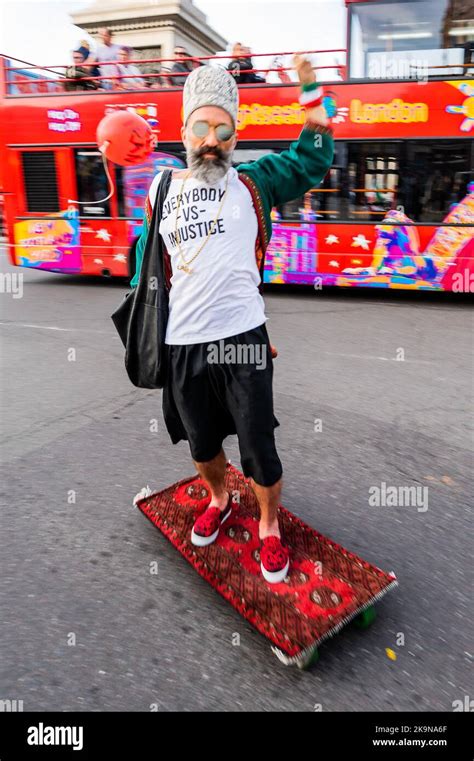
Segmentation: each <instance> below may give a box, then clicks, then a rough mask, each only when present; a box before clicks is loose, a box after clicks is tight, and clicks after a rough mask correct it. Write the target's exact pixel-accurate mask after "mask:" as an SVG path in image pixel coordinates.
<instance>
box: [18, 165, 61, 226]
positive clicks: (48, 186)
mask: <svg viewBox="0 0 474 761" xmlns="http://www.w3.org/2000/svg"><path fill="white" fill-rule="evenodd" d="M21 161H22V166H23V182H24V186H25V193H26V203H27V209H26V211H34V212H41V213H54V212H56V211H59V197H58V179H57V175H56V160H55V156H54V151H24V152H23V153H22V154H21Z"/></svg>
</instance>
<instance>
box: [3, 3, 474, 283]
mask: <svg viewBox="0 0 474 761" xmlns="http://www.w3.org/2000/svg"><path fill="white" fill-rule="evenodd" d="M461 4H462V2H461ZM346 5H347V11H348V12H347V18H348V46H347V51H346V50H345V51H344V53H343V54H344V56H346V57H345V60H344V62H343V63H342V62H340V61H339V58H338V57H339V56H340V55H341V54H342V51H340V50H337V51H335V50H326V51H311V53H312V54H313V62H314V61H316V64H315V68H316V69H318V70H319V72H318V79H319V80H320V81H321V83H322V84H323V86H324V89H325V94H326V98H325V105H326V107H327V110H328V113H329V115H330V116H331V119H332V124H333V127H334V135H335V157H334V162H333V166H332V167H331V169H330V170H329V172H328V173H327V175H326V177H325V179H324V180H323V182H322V183H321V185H320V187H318V188H313V189H311V190H310V191H309V192H308V193H307V194H306V195H305V196H304V197H302V198H298V199H295V200H294V201H292V202H291V203H287V204H285V205H284V206H282V207H278V208H275V209H274V210H273V238H272V241H271V244H270V247H269V249H268V252H267V256H266V265H265V276H264V280H265V282H267V283H294V284H306V285H313V286H315V287H322V286H326V285H335V286H365V287H384V288H403V289H426V290H459V291H466V290H467V291H474V62H472V60H471V58H472V55H471V54H472V47H470V46H469V43H465V42H464V37H466V36H467V37H468V36H469V34H470V32H469V27H466V25H465V24H464V26H462V25H459V24H458V25H457V26H456V24H455V23H454V22H457V19H454V20H453V24H454V26H453V29H454V30H458V32H459V30H460V31H461V34H458V37H456V36H453V35H451V36H450V28H447V31H446V29H445V30H444V31H445V32H446V33H444V32H443V34H441V31H440V29H441V26H440V25H441V20H442V19H445V16H446V13H445V6H446V7H447V5H448V2H447V0H429V1H427V2H425V0H395V1H394V2H390V1H389V0H383V1H382V0H380V1H379V0H369V1H368V2H367V1H366V2H362V3H361V2H356V1H355V0H354V1H353V0H346ZM390 19H396V21H391V20H390ZM443 23H445V22H444V21H443ZM471 26H472V23H471ZM443 29H444V27H443ZM464 29H466V34H465V35H464V37H463V36H462V31H463V30H464ZM420 30H421V31H420ZM451 31H452V29H451ZM459 40H460V42H459V44H458V41H459ZM453 41H454V43H456V44H454V43H453ZM449 45H451V47H449ZM415 46H416V48H415ZM262 55H263V54H262ZM272 55H273V54H272ZM470 56H471V58H470ZM209 58H210V59H211V60H205V61H203V63H205V64H206V65H216V64H219V63H222V61H220V59H219V57H218V56H216V57H209ZM261 60H262V59H259V57H258V56H255V55H254V66H255V67H256V68H257V67H258V66H259V65H260V62H261ZM264 60H267V59H264ZM283 60H285V59H283ZM286 60H287V61H289V60H290V56H288V57H287V59H286ZM335 60H337V66H336V64H335ZM256 62H257V63H256ZM137 63H138V62H137ZM288 66H290V64H289V63H288ZM259 70H260V71H261V69H259ZM64 72H65V67H64V65H63V66H62V68H61V67H59V66H48V67H47V68H41V69H40V68H39V67H33V66H32V65H29V64H26V63H25V62H21V61H20V62H18V61H15V60H13V59H12V58H9V59H6V58H5V57H2V58H0V193H2V194H3V206H4V215H5V228H6V232H7V239H8V251H9V256H10V260H11V262H12V263H13V264H15V265H18V266H21V267H34V268H37V269H42V270H49V271H52V272H61V273H83V274H86V275H99V276H100V275H102V276H124V277H131V276H132V275H133V273H134V270H135V261H134V247H135V243H136V240H137V238H138V235H139V233H140V228H141V220H142V215H143V208H144V201H145V197H146V193H147V190H148V187H149V185H150V183H151V181H152V178H153V177H154V175H155V173H156V172H157V171H158V169H159V168H160V167H163V166H166V167H182V166H184V165H185V151H184V147H183V145H182V143H181V139H180V126H181V118H182V111H181V100H182V88H181V87H176V86H171V87H165V86H162V85H161V84H160V85H158V84H157V81H153V79H151V80H150V79H149V78H148V79H147V85H149V86H147V87H144V88H143V89H142V90H133V91H131V90H130V91H124V90H123V89H121V90H117V89H109V90H103V89H98V90H95V91H90V90H88V91H76V92H66V91H65V89H64ZM328 72H333V76H332V78H331V77H330V76H329V74H328ZM277 79H278V78H277ZM99 81H100V80H99ZM159 81H161V82H162V79H160V80H159ZM239 92H240V107H239V118H238V127H237V128H238V135H239V141H238V144H237V148H236V151H235V157H234V161H235V165H237V164H239V163H241V162H243V161H252V160H255V159H258V158H259V157H260V156H262V155H264V154H265V153H268V152H280V151H281V150H283V149H285V148H287V147H288V146H289V144H290V142H291V141H292V140H294V139H296V138H297V136H298V134H299V131H300V130H301V127H302V124H303V122H304V114H303V112H302V109H301V107H300V105H299V103H298V93H299V88H298V86H297V84H296V83H294V82H292V81H291V82H281V81H276V82H275V81H273V82H271V83H264V84H262V83H258V84H248V85H239ZM117 109H132V110H134V111H136V112H137V113H138V114H140V115H141V116H143V117H144V118H145V119H146V120H147V121H148V123H149V124H150V126H151V128H152V130H153V132H154V133H155V135H156V137H157V146H156V150H155V152H154V153H153V154H152V155H151V156H150V157H149V159H148V160H147V162H146V163H145V164H142V165H139V166H133V167H126V168H125V167H124V168H122V167H119V166H115V165H113V164H110V165H109V172H110V176H111V180H112V183H113V185H114V188H115V192H114V193H113V195H112V197H111V198H110V199H109V200H107V201H104V202H102V203H101V202H98V201H100V199H102V198H105V197H106V196H107V195H108V193H109V186H108V180H107V177H106V174H105V171H104V166H103V161H102V155H101V154H100V152H99V150H98V148H97V144H96V140H95V133H96V127H97V125H98V123H99V121H100V120H101V119H102V117H103V116H104V115H105V114H107V113H110V112H111V111H114V110H117ZM79 201H80V202H81V203H80V204H78V202H79ZM93 202H94V203H93Z"/></svg>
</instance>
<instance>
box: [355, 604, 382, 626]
mask: <svg viewBox="0 0 474 761" xmlns="http://www.w3.org/2000/svg"><path fill="white" fill-rule="evenodd" d="M376 615H377V614H376V612H375V608H374V606H373V605H371V606H370V608H366V609H365V610H363V611H362V613H359V615H358V616H356V617H355V618H354V626H356V627H357V629H368V628H369V626H370V625H371V624H372V623H373V622H374V621H375V617H376Z"/></svg>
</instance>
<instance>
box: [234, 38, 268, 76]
mask: <svg viewBox="0 0 474 761" xmlns="http://www.w3.org/2000/svg"><path fill="white" fill-rule="evenodd" d="M232 55H233V56H238V57H237V58H232V61H231V62H230V63H229V65H228V66H227V70H228V71H230V73H231V74H232V76H233V77H234V78H235V81H236V82H238V84H239V85H248V84H253V83H257V82H265V78H264V77H261V76H259V75H258V74H255V72H254V71H249V69H253V63H252V54H251V50H250V48H249V47H245V46H244V45H242V43H241V42H236V43H235V45H233V47H232Z"/></svg>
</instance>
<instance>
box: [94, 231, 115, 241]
mask: <svg viewBox="0 0 474 761" xmlns="http://www.w3.org/2000/svg"><path fill="white" fill-rule="evenodd" d="M95 237H96V238H99V240H105V241H106V242H107V243H108V242H109V241H110V240H111V239H112V236H111V234H110V233H109V231H108V230H106V229H105V228H104V227H102V228H101V229H100V230H97V232H96V236H95Z"/></svg>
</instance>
